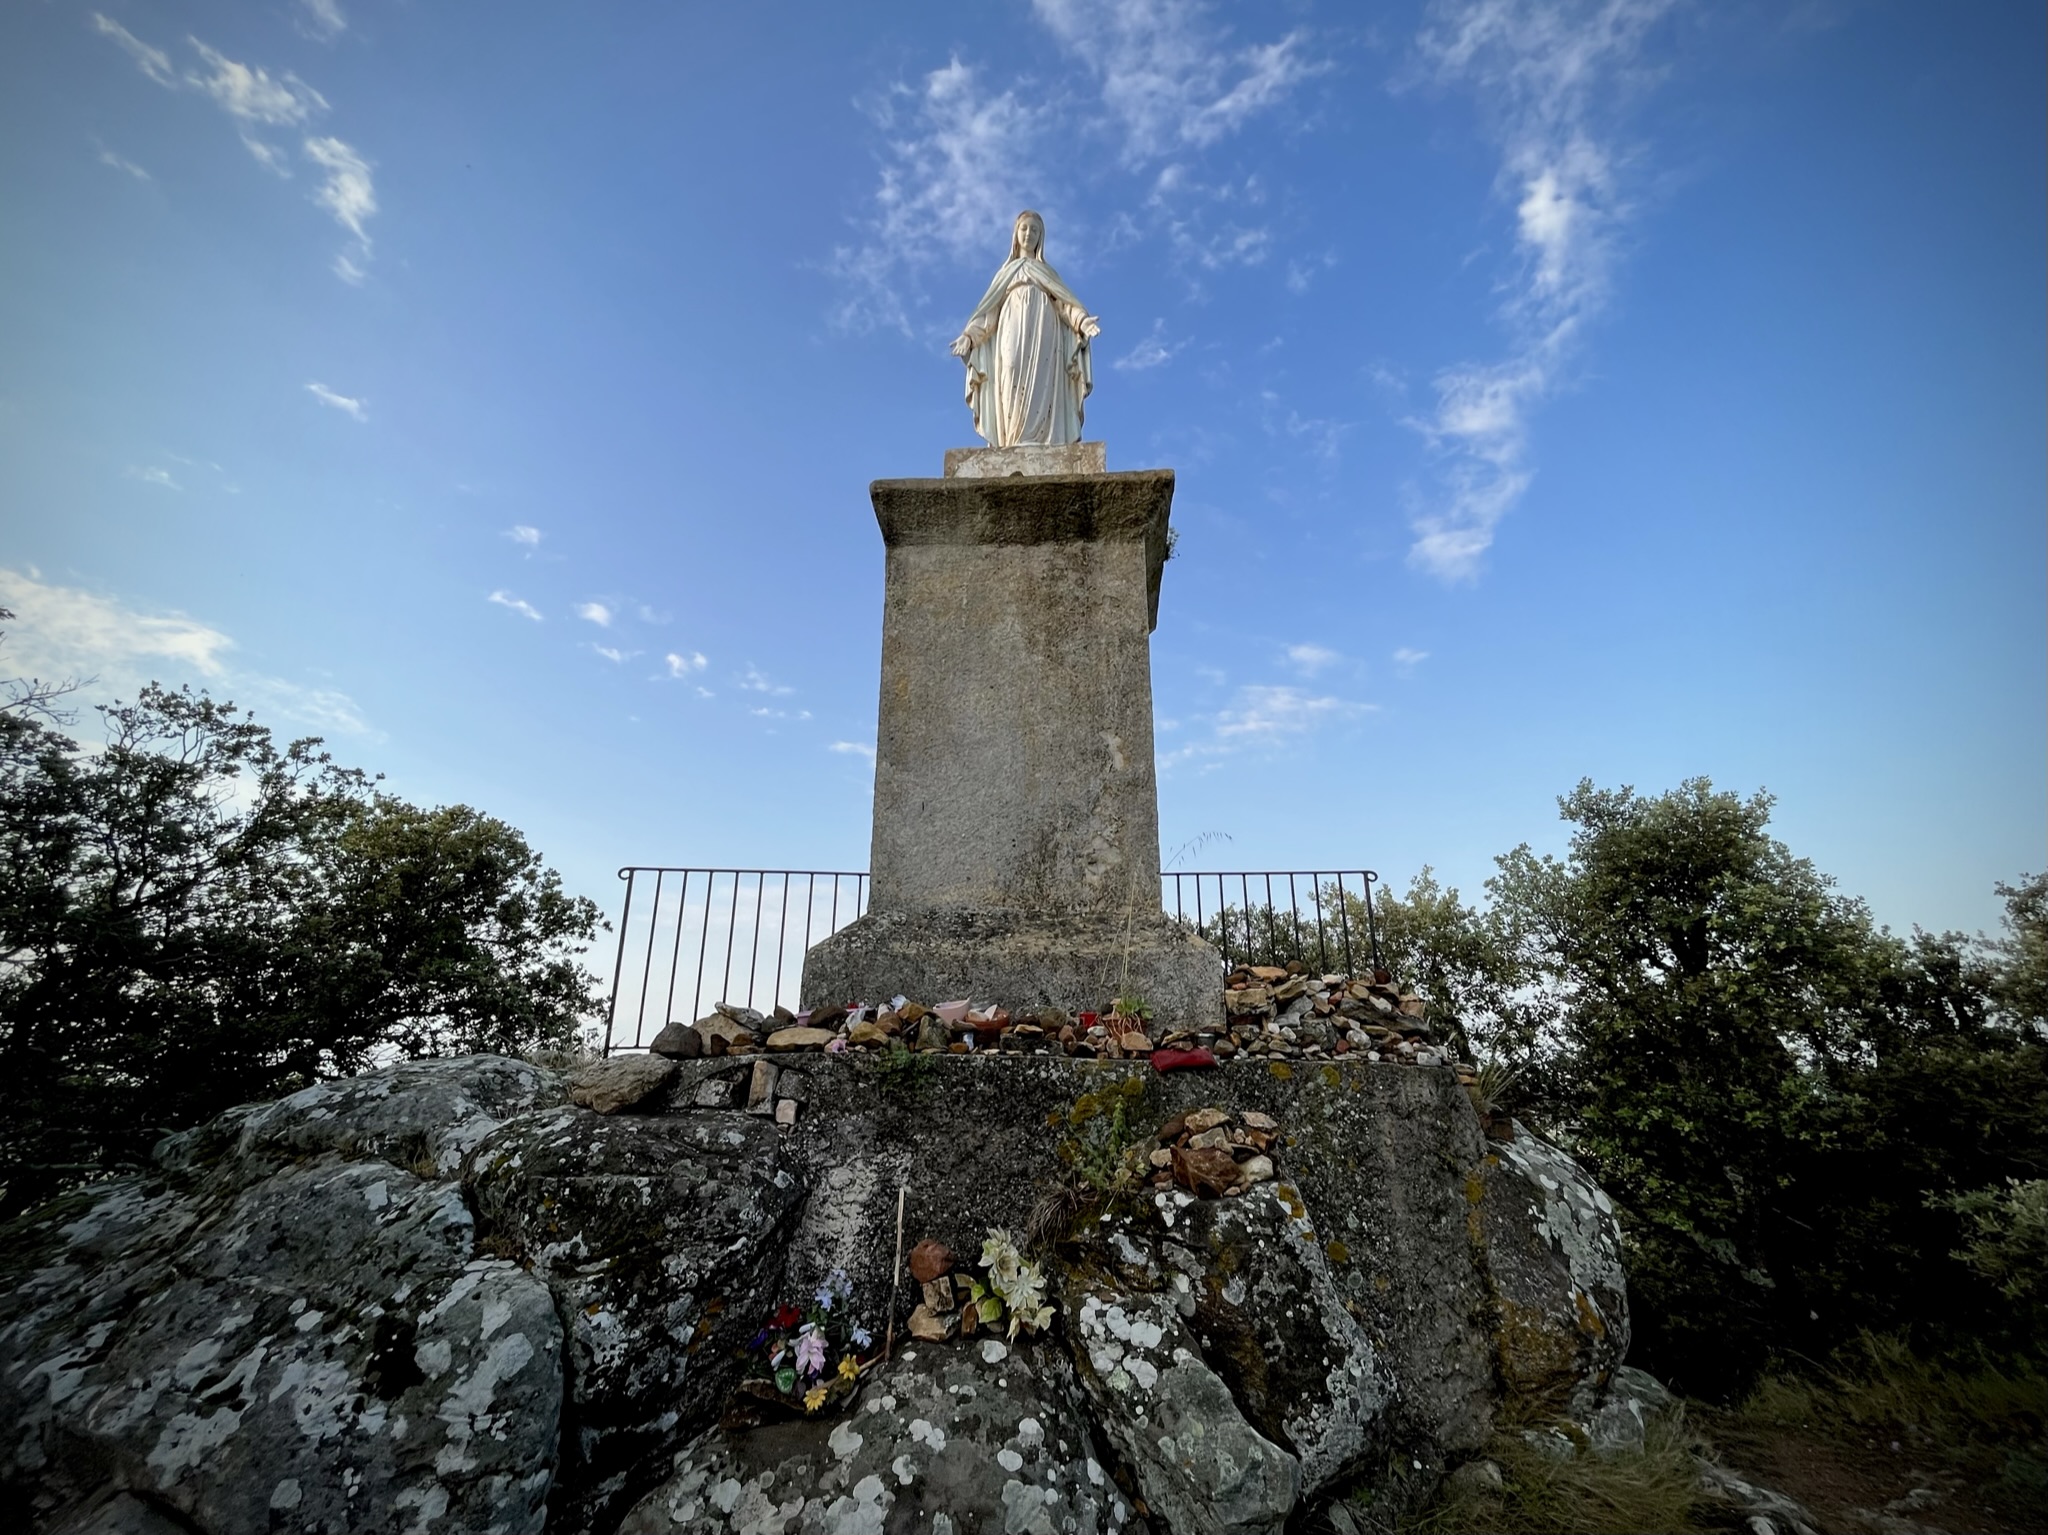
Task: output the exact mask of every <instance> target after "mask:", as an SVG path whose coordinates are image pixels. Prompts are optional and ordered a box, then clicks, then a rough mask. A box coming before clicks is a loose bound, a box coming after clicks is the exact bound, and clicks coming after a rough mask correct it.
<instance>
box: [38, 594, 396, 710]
mask: <svg viewBox="0 0 2048 1535" xmlns="http://www.w3.org/2000/svg"><path fill="white" fill-rule="evenodd" d="M0 607H4V608H7V609H8V610H9V611H11V612H12V613H13V614H14V615H15V616H14V618H13V619H11V620H9V623H8V630H7V634H6V647H7V648H6V654H7V657H8V666H9V670H10V671H12V672H17V673H20V674H21V675H24V676H31V677H38V678H41V679H43V680H44V681H52V682H54V681H62V680H72V681H77V682H78V683H79V684H80V687H81V695H82V696H83V697H87V698H99V697H126V698H133V697H134V696H135V694H136V693H137V692H138V691H139V690H140V688H141V687H142V685H143V684H144V683H147V682H152V681H156V682H162V683H165V684H166V685H169V686H177V685H180V684H184V683H198V684H200V685H201V686H206V685H213V686H218V687H221V688H223V689H224V690H227V691H229V692H231V693H232V695H233V696H234V697H235V698H236V699H237V700H239V701H240V702H242V703H245V704H249V705H252V706H254V707H256V708H258V709H259V710H261V711H262V712H263V713H265V714H270V715H275V716H278V717H280V718H283V719H286V720H290V721H293V722H294V723H297V724H300V725H305V726H310V727H311V728H313V729H316V730H322V731H334V732H340V733H343V734H348V735H357V736H367V737H372V738H375V737H377V736H378V734H379V733H378V732H377V731H376V730H374V729H373V728H372V727H371V726H370V725H369V723H368V721H366V720H365V719H364V717H363V712H362V710H361V709H360V708H359V707H358V706H357V705H356V702H355V700H354V699H352V698H350V697H349V696H348V694H346V693H344V692H342V691H340V690H339V689H336V688H328V687H309V686H306V685H304V684H301V683H295V682H290V681H287V680H285V679H284V678H282V677H272V676H267V675H265V674H263V673H261V672H255V671H250V670H247V669H245V668H240V667H237V666H235V665H234V664H233V663H232V662H231V661H230V659H229V656H230V653H231V652H232V651H233V650H234V649H235V642H234V641H233V640H232V639H231V638H229V636H228V635H227V634H226V633H224V632H223V631H221V630H220V629H217V628H215V627H214V626H213V625H211V624H208V623H205V622H203V621H201V620H199V619H196V618H192V617H189V616H187V615H186V614H183V613H178V612H168V613H161V612H160V613H151V612H145V611H143V610H142V609H140V608H137V607H134V606H131V605H130V604H128V603H126V602H124V601H122V600H121V599H120V598H118V597H111V596H108V595H106V594H104V593H100V592H90V591H85V590H83V589H81V588H78V587H68V586H58V585H54V584H52V583H50V582H46V581H44V580H42V578H41V577H40V576H39V575H38V574H37V572H35V571H34V570H25V571H24V570H12V569H7V568H4V567H0Z"/></svg>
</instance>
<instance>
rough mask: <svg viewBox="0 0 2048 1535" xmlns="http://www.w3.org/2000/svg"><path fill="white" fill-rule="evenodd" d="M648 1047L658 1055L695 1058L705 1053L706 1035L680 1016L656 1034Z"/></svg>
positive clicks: (682, 1059)
mask: <svg viewBox="0 0 2048 1535" xmlns="http://www.w3.org/2000/svg"><path fill="white" fill-rule="evenodd" d="M647 1048H648V1049H649V1050H651V1051H653V1052H654V1053H655V1054H656V1055H666V1056H672V1057H673V1058H675V1059H676V1060H679V1061H689V1060H695V1059H696V1058H697V1057H698V1056H700V1055H702V1054H703V1053H704V1036H703V1035H702V1034H699V1033H698V1032H697V1030H696V1028H695V1027H694V1026H692V1025H690V1024H687V1023H685V1022H683V1020H682V1019H680V1018H678V1019H676V1020H675V1021H674V1022H673V1023H671V1024H670V1025H669V1026H668V1027H667V1028H665V1029H663V1030H662V1031H661V1032H660V1033H659V1034H657V1035H655V1036H654V1043H653V1044H651V1045H649V1046H648V1047H647Z"/></svg>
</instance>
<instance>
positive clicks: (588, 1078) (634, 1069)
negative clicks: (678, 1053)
mask: <svg viewBox="0 0 2048 1535" xmlns="http://www.w3.org/2000/svg"><path fill="white" fill-rule="evenodd" d="M675 1074H676V1063H675V1062H674V1061H672V1060H669V1059H668V1058H667V1057H666V1056H660V1055H637V1054H636V1055H615V1056H613V1057H612V1058H611V1059H610V1060H604V1061H594V1062H592V1063H591V1064H590V1065H588V1066H584V1067H581V1068H580V1069H578V1071H577V1072H576V1074H575V1075H574V1076H572V1077H571V1078H570V1079H569V1098H570V1101H571V1102H573V1103H579V1104H581V1105H582V1106H583V1107H584V1108H586V1109H595V1110H596V1111H597V1112H598V1113H600V1114H623V1113H625V1112H626V1110H628V1109H632V1108H637V1107H639V1106H640V1105H641V1104H643V1103H645V1102H646V1101H647V1100H648V1099H650V1098H653V1097H654V1096H655V1095H656V1094H658V1093H659V1092H660V1091H661V1090H662V1089H663V1088H664V1087H666V1086H668V1084H669V1080H670V1079H671V1078H672V1077H674V1076H675Z"/></svg>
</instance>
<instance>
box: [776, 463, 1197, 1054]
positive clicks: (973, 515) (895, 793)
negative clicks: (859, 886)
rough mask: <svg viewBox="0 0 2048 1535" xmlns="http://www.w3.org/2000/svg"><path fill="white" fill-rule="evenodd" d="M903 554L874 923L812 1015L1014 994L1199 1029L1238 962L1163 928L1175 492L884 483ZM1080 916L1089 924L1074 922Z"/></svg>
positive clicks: (894, 620)
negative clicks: (1162, 614) (846, 1007)
mask: <svg viewBox="0 0 2048 1535" xmlns="http://www.w3.org/2000/svg"><path fill="white" fill-rule="evenodd" d="M872 495H873V499H874V505H875V516H876V520H877V521H878V522H879V523H880V525H881V529H882V537H883V542H884V544H885V545H886V546H887V581H886V590H885V594H884V600H883V618H882V687H881V708H880V716H879V721H878V724H877V735H876V762H875V800H874V840H873V848H872V854H871V859H870V863H869V868H870V869H871V870H872V871H873V872H872V881H873V882H872V886H871V898H870V903H869V910H868V913H867V915H866V916H864V917H863V918H862V919H861V920H860V921H859V922H856V923H855V924H853V926H852V927H851V928H849V929H846V930H844V931H842V932H840V933H837V934H834V935H833V936H832V937H830V938H828V939H826V940H825V941H824V942H823V943H821V944H819V945H817V946H816V947H815V948H813V949H812V950H811V952H810V953H809V955H807V956H806V959H805V964H804V977H803V983H802V993H803V996H804V998H805V1000H806V1001H807V1002H810V1003H813V1004H816V1003H820V1002H835V1003H836V1002H843V1001H846V1000H848V999H853V998H858V999H861V1000H865V1001H871V1002H878V1001H880V1000H882V999H883V998H885V997H889V996H893V995H895V994H897V993H898V992H901V993H904V994H906V995H910V996H917V997H941V996H972V997H976V998H982V997H996V998H999V999H1000V1000H1002V1001H1003V1002H1004V1004H1005V1005H1006V1006H1010V1007H1012V1008H1014V1009H1018V1010H1020V1012H1021V1010H1024V1009H1031V1008H1039V1007H1045V1006H1051V1007H1058V1008H1062V1009H1087V1010H1089V1011H1096V1010H1100V1009H1101V1008H1102V1007H1103V1005H1104V1004H1105V1003H1106V1002H1107V1001H1108V1000H1109V998H1110V997H1111V996H1112V995H1114V994H1115V993H1116V991H1117V990H1118V988H1119V987H1120V986H1126V985H1128V986H1130V987H1133V988H1136V989H1139V990H1142V991H1143V992H1144V994H1145V996H1146V997H1147V999H1148V1000H1149V1001H1151V1002H1152V1004H1153V1005H1154V1006H1155V1008H1162V1014H1161V1016H1162V1017H1165V1016H1168V1013H1167V1012H1166V1011H1165V1009H1170V1010H1171V1016H1172V1017H1174V1018H1175V1019H1177V1020H1178V1021H1180V1022H1182V1023H1183V1024H1184V1025H1185V1024H1189V1023H1192V1022H1194V1021H1196V1020H1198V1019H1199V1020H1206V1019H1207V1018H1208V1017H1209V1016H1210V1015H1212V1014H1214V1013H1215V1010H1216V1008H1217V1006H1218V1003H1217V1000H1216V995H1215V994H1216V992H1217V989H1218V987H1217V981H1218V979H1219V978H1220V974H1221V960H1220V959H1219V958H1218V956H1217V955H1216V953H1215V951H1214V950H1212V949H1210V948H1209V947H1208V946H1207V945H1205V944H1202V943H1200V942H1199V941H1198V940H1194V939H1192V938H1189V937H1188V936H1187V935H1185V934H1182V933H1178V932H1176V931H1174V930H1172V929H1170V928H1169V927H1168V925H1167V923H1166V920H1165V917H1164V916H1163V914H1162V913H1161V912H1160V910H1159V807H1158V789H1157V783H1156V778H1155V769H1154V765H1153V746H1152V678H1151V651H1150V640H1149V637H1148V636H1149V634H1150V630H1151V628H1152V626H1153V623H1154V622H1155V621H1156V617H1157V608H1158V590H1159V573H1160V568H1161V564H1162V562H1163V561H1164V558H1165V553H1166V533H1167V518H1168V512H1169V509H1170V507H1171V504H1172V500H1173V476H1172V474H1171V473H1170V472H1167V471H1164V470H1157V471H1146V472H1143V473H1137V474H1086V475H1052V476H1028V477H1023V478H965V479H963V478H957V477H956V478H953V479H940V480H888V481H877V482H876V483H875V484H874V486H873V487H872ZM1073 919H1080V920H1079V921H1078V922H1076V921H1075V920H1073Z"/></svg>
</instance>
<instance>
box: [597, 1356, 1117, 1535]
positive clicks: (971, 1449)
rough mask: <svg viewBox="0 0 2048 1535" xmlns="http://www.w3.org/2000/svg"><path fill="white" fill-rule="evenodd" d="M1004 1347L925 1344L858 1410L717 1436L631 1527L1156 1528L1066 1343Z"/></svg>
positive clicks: (1056, 1532)
mask: <svg viewBox="0 0 2048 1535" xmlns="http://www.w3.org/2000/svg"><path fill="white" fill-rule="evenodd" d="M992 1352H994V1353H995V1355H996V1357H995V1358H994V1359H988V1358H985V1357H983V1351H982V1350H981V1349H979V1348H967V1347H962V1346H959V1345H944V1344H940V1345H920V1346H918V1347H917V1348H915V1349H911V1350H909V1351H907V1352H904V1353H901V1354H899V1355H898V1356H897V1358H896V1359H895V1361H894V1362H892V1363H891V1364H888V1365H885V1366H882V1367H880V1368H879V1369H878V1370H877V1371H876V1372H875V1374H874V1376H873V1377H872V1378H871V1379H870V1381H869V1383H868V1384H867V1385H866V1386H865V1387H864V1388H863V1389H862V1391H861V1395H860V1399H859V1401H858V1403H857V1404H856V1406H855V1408H854V1410H853V1411H852V1412H851V1413H850V1414H849V1415H848V1416H846V1417H844V1418H840V1419H836V1420H824V1421H819V1420H804V1421H798V1422H794V1423H785V1424H774V1425H770V1426H769V1427H766V1428H758V1429H754V1430H751V1431H749V1432H745V1433H737V1434H727V1433H725V1432H724V1431H722V1430H714V1431H712V1432H711V1433H709V1434H707V1435H705V1436H704V1437H703V1438H702V1439H699V1440H698V1441H697V1442H695V1443H694V1444H692V1445H690V1446H689V1447H688V1448H686V1449H685V1450H683V1451H682V1452H681V1453H680V1454H679V1455H678V1456H677V1457H676V1467H675V1473H674V1474H673V1475H672V1476H671V1477H670V1478H669V1479H668V1480H667V1481H666V1482H664V1483H663V1484H662V1485H661V1486H660V1487H658V1488H657V1489H655V1491H654V1492H652V1493H650V1494H649V1495H648V1496H647V1497H646V1498H644V1499H643V1500H642V1501H641V1502H640V1504H639V1505H638V1506H637V1507H636V1508H634V1510H633V1511H632V1513H631V1514H629V1515H628V1516H627V1518H626V1521H625V1523H624V1524H623V1525H621V1526H620V1535H739V1532H742V1531H746V1532H753V1531H766V1530H775V1531H784V1530H791V1531H804V1532H826V1531H833V1532H840V1531H843V1532H849V1535H852V1532H873V1535H881V1532H882V1531H884V1530H889V1531H912V1530H916V1531H932V1530H939V1529H945V1528H950V1529H952V1530H955V1531H957V1532H959V1535H969V1532H973V1531H989V1532H994V1531H1007V1532H1011V1535H1120V1532H1142V1531H1143V1530H1144V1529H1145V1527H1146V1526H1145V1524H1144V1522H1143V1521H1142V1520H1140V1519H1139V1518H1138V1517H1137V1516H1136V1515H1135V1514H1134V1513H1133V1511H1132V1509H1131V1507H1130V1504H1129V1501H1128V1500H1127V1499H1126V1498H1125V1497H1124V1496H1123V1494H1122V1493H1121V1492H1119V1491H1118V1489H1117V1487H1116V1485H1115V1483H1114V1482H1113V1481H1112V1480H1111V1479H1110V1477H1109V1474H1108V1472H1107V1471H1106V1470H1105V1469H1104V1465H1103V1457H1102V1455H1101V1453H1100V1451H1099V1450H1098V1449H1097V1448H1096V1445H1095V1441H1094V1436H1093V1434H1092V1432H1091V1429H1090V1425H1089V1421H1088V1415H1087V1412H1086V1410H1085V1408H1084V1406H1083V1403H1082V1401H1081V1399H1080V1394H1079V1392H1078V1391H1077V1390H1076V1387H1075V1383H1074V1370H1073V1366H1072V1365H1071V1364H1070V1363H1069V1362H1068V1360H1067V1359H1066V1357H1065V1351H1064V1350H1063V1349H1061V1348H1060V1347H1059V1346H1058V1345H1057V1344H1037V1345H1028V1346H1025V1347H1022V1348H1017V1349H999V1350H995V1351H992ZM942 1520H944V1521H947V1523H941V1521H942Z"/></svg>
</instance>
